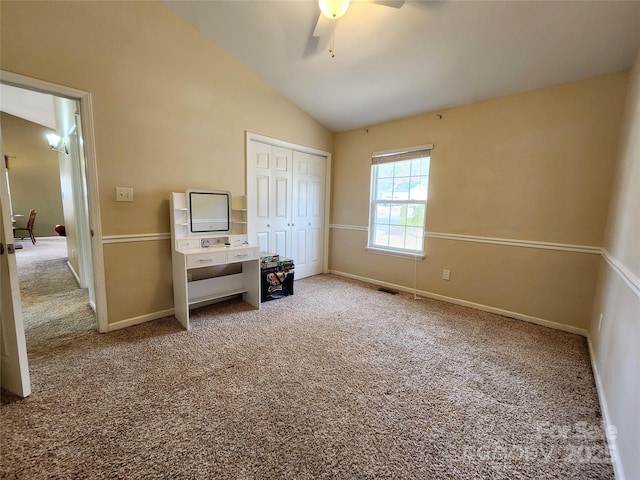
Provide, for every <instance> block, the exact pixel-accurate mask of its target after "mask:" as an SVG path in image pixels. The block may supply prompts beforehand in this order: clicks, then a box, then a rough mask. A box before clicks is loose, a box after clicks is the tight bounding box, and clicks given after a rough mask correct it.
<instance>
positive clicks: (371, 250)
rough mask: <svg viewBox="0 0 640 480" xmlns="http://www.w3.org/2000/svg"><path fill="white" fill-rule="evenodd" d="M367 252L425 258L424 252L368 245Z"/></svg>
mask: <svg viewBox="0 0 640 480" xmlns="http://www.w3.org/2000/svg"><path fill="white" fill-rule="evenodd" d="M366 250H367V252H370V253H378V254H380V255H389V256H391V257H402V258H413V259H416V260H424V258H425V255H424V253H409V252H399V251H397V250H386V249H384V248H376V247H366Z"/></svg>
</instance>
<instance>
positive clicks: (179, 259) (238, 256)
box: [170, 193, 260, 330]
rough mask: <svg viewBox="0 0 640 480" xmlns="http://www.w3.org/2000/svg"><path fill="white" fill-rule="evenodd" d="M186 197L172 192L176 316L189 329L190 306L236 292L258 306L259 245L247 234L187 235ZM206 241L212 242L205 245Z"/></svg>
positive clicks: (217, 299) (199, 304)
mask: <svg viewBox="0 0 640 480" xmlns="http://www.w3.org/2000/svg"><path fill="white" fill-rule="evenodd" d="M184 201H185V200H184V194H182V193H172V194H171V199H170V204H171V240H172V263H173V303H174V309H175V316H176V318H177V319H178V320H179V321H180V323H181V324H182V325H183V326H184V328H186V329H187V330H188V329H189V309H190V308H193V307H196V306H204V305H207V304H210V303H215V302H216V301H220V300H223V299H226V298H229V297H232V296H236V295H242V299H243V300H244V301H245V302H247V303H249V304H250V305H253V306H254V307H256V308H258V309H259V308H260V247H259V246H257V245H248V244H247V243H246V241H247V236H246V235H207V236H205V235H202V236H188V235H187V233H186V228H184V218H183V214H184V211H185V207H184ZM203 240H207V242H203ZM204 243H206V244H209V245H212V246H209V247H204V246H203V244H204ZM225 243H230V244H231V245H230V246H225Z"/></svg>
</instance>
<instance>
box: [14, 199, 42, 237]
mask: <svg viewBox="0 0 640 480" xmlns="http://www.w3.org/2000/svg"><path fill="white" fill-rule="evenodd" d="M36 213H38V212H36V211H35V210H34V209H33V208H32V209H31V210H30V211H29V220H27V226H26V227H13V236H14V237H15V236H16V232H17V231H18V230H25V231H26V232H27V233H28V234H29V237H31V243H33V244H34V245H35V244H36V237H35V235H34V234H33V225H34V224H35V223H36ZM25 236H26V235H25ZM25 236H22V237H20V238H24V237H25Z"/></svg>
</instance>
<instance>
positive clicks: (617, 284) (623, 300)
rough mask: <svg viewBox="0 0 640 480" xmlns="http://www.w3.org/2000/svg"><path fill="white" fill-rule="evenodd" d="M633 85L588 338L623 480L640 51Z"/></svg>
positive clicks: (634, 350)
mask: <svg viewBox="0 0 640 480" xmlns="http://www.w3.org/2000/svg"><path fill="white" fill-rule="evenodd" d="M630 85H631V88H630V93H629V97H628V100H627V104H626V107H627V108H626V116H625V121H624V124H623V127H622V130H621V132H622V133H621V136H620V148H619V152H620V153H619V156H618V168H617V173H616V178H615V181H614V191H613V195H612V201H611V208H610V210H609V221H608V224H607V231H606V235H605V241H604V245H603V252H604V254H605V257H604V258H603V259H602V260H601V262H600V274H599V276H598V288H597V294H596V299H595V302H594V306H593V315H592V321H591V329H590V332H589V334H590V340H591V346H592V349H593V357H594V358H593V359H594V363H595V367H596V368H595V370H596V375H597V377H598V379H599V382H600V387H601V388H600V396H601V399H603V401H604V404H605V408H606V413H607V414H608V419H609V422H610V424H611V425H613V426H615V428H616V429H617V431H618V434H617V446H618V454H619V455H618V460H619V461H618V463H616V466H617V473H618V474H620V475H619V477H618V478H628V479H634V478H640V456H639V455H638V452H640V408H639V407H638V406H639V405H640V51H639V52H638V56H637V58H636V64H635V68H634V71H633V74H632V77H631V82H630ZM601 316H602V321H600V318H601ZM622 474H623V475H622Z"/></svg>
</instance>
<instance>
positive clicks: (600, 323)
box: [598, 314, 602, 333]
mask: <svg viewBox="0 0 640 480" xmlns="http://www.w3.org/2000/svg"><path fill="white" fill-rule="evenodd" d="M601 328H602V314H600V318H599V319H598V333H600V329H601Z"/></svg>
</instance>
